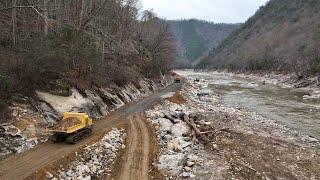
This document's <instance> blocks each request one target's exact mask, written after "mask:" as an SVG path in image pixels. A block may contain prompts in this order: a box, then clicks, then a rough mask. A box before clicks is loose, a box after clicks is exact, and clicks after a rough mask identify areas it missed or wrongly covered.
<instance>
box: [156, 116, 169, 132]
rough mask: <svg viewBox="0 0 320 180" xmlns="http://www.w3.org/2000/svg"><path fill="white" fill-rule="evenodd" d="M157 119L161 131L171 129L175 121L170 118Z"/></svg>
mask: <svg viewBox="0 0 320 180" xmlns="http://www.w3.org/2000/svg"><path fill="white" fill-rule="evenodd" d="M157 121H158V122H159V130H160V131H171V128H172V126H173V123H172V122H171V121H170V120H169V119H165V118H159V119H157Z"/></svg>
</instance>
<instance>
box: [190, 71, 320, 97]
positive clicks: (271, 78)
mask: <svg viewBox="0 0 320 180" xmlns="http://www.w3.org/2000/svg"><path fill="white" fill-rule="evenodd" d="M184 73H193V71H192V70H188V71H184ZM199 73H202V74H203V75H204V76H207V75H209V76H210V74H212V73H217V74H224V75H226V76H231V77H238V78H243V79H249V80H251V81H254V82H257V83H260V84H263V85H265V84H268V85H273V86H278V87H281V88H287V89H290V90H292V91H296V92H301V93H305V96H304V99H305V100H310V101H317V102H318V101H320V81H319V77H317V76H314V77H308V78H301V77H298V76H297V75H295V74H280V73H275V72H271V73H233V72H227V71H223V72H217V71H204V72H199Z"/></svg>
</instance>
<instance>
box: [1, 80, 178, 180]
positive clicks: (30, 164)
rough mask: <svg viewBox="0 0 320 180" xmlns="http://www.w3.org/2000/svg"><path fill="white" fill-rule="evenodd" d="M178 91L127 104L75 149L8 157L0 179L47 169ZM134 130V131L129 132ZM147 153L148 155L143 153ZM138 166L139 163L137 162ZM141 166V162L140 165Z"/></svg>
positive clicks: (57, 147)
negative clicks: (133, 115) (162, 98)
mask: <svg viewBox="0 0 320 180" xmlns="http://www.w3.org/2000/svg"><path fill="white" fill-rule="evenodd" d="M179 89H181V84H172V85H170V86H168V87H167V88H165V89H163V90H161V91H159V92H156V93H154V94H152V95H151V96H149V97H146V98H144V99H142V100H140V101H138V102H133V103H130V104H128V105H126V106H124V107H122V108H120V109H119V110H117V111H115V112H113V113H112V114H110V115H109V116H107V117H106V118H104V119H102V120H99V121H98V122H96V123H95V125H94V129H93V132H94V134H93V136H91V137H90V138H87V139H85V140H83V141H81V142H79V143H78V144H76V145H67V144H53V143H51V142H47V143H45V144H42V145H39V146H38V147H36V148H34V149H31V150H30V151H27V152H25V153H22V154H18V155H15V156H11V157H9V158H7V159H5V160H3V161H1V162H0V179H2V180H15V179H25V178H27V177H28V176H30V175H31V174H32V173H33V172H35V171H37V170H39V169H41V168H43V167H45V166H47V165H50V164H52V163H54V162H56V161H58V160H60V159H63V158H64V157H65V156H67V155H68V154H70V153H72V152H74V151H75V150H77V149H78V148H80V147H81V146H83V145H85V144H90V143H92V142H93V141H95V140H96V139H98V138H99V137H102V136H103V134H105V133H106V132H107V131H109V130H111V128H112V127H115V126H117V125H118V124H119V123H123V121H126V120H127V119H128V117H131V116H132V114H135V113H142V112H144V111H145V110H147V109H148V108H150V107H152V105H154V104H155V103H157V101H158V100H160V99H161V96H162V95H164V94H166V93H168V92H175V91H177V90H179ZM137 123H139V121H137V122H136V124H135V127H136V128H141V125H140V124H138V126H137ZM142 127H143V125H142ZM133 130H134V129H133ZM143 153H148V152H143ZM139 162H140V161H139ZM143 162H145V161H143Z"/></svg>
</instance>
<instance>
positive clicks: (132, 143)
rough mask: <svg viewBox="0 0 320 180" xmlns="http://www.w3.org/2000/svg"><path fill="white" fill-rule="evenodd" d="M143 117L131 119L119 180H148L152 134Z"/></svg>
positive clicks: (134, 116) (136, 115)
mask: <svg viewBox="0 0 320 180" xmlns="http://www.w3.org/2000/svg"><path fill="white" fill-rule="evenodd" d="M142 118H143V117H142V116H141V115H138V114H135V115H133V116H132V117H129V119H130V120H129V121H130V126H129V131H128V140H127V149H126V152H125V153H124V155H123V157H122V159H121V160H122V162H121V165H122V166H121V169H120V174H119V176H118V178H116V179H121V180H133V179H134V180H136V179H148V171H149V153H150V134H149V131H148V128H147V125H146V124H145V122H144V121H143V119H142Z"/></svg>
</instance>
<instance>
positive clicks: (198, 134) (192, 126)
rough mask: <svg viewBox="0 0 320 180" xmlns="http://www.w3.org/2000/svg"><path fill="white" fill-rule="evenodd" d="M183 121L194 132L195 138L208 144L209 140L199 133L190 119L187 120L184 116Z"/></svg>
mask: <svg viewBox="0 0 320 180" xmlns="http://www.w3.org/2000/svg"><path fill="white" fill-rule="evenodd" d="M183 119H184V121H185V122H186V123H187V124H188V125H189V126H190V127H191V128H192V129H193V130H194V132H195V134H196V136H197V137H199V138H200V140H202V141H203V142H204V143H208V142H210V139H209V138H208V137H207V136H206V135H205V134H202V133H201V131H200V130H199V129H198V128H197V125H196V124H195V123H194V121H193V120H192V119H189V117H188V116H187V115H185V116H184V118H183Z"/></svg>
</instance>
